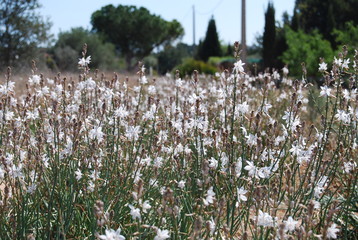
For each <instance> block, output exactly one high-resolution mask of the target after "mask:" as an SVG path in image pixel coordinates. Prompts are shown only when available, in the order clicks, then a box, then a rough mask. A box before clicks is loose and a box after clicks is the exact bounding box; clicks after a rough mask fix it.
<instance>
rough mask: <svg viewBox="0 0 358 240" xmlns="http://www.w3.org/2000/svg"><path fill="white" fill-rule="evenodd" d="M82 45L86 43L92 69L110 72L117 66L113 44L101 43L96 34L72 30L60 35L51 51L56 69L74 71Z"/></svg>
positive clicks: (81, 29) (82, 30)
mask: <svg viewBox="0 0 358 240" xmlns="http://www.w3.org/2000/svg"><path fill="white" fill-rule="evenodd" d="M84 43H87V45H88V49H89V50H88V54H89V55H91V56H92V59H93V62H92V64H91V65H92V67H93V68H101V69H102V70H110V69H114V68H117V67H118V66H119V61H118V58H117V57H116V49H115V47H114V45H113V44H111V43H107V42H103V40H102V39H101V37H100V36H99V35H98V34H96V33H91V32H89V31H88V30H85V29H83V28H73V29H71V31H68V32H63V33H60V34H59V38H58V40H57V42H56V44H55V46H54V48H53V49H52V51H53V54H54V58H55V61H56V63H57V65H58V67H59V68H60V69H62V70H67V71H74V70H76V69H77V62H78V56H81V52H82V46H83V44H84Z"/></svg>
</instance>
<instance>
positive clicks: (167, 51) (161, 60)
mask: <svg viewBox="0 0 358 240" xmlns="http://www.w3.org/2000/svg"><path fill="white" fill-rule="evenodd" d="M194 49H195V46H193V45H187V44H185V43H178V44H177V45H176V46H171V45H168V46H166V47H165V48H164V50H163V51H161V52H159V53H158V54H157V57H158V72H159V73H160V74H165V73H167V72H168V71H171V70H172V69H173V68H174V67H175V66H177V65H179V64H181V63H182V62H183V59H185V58H189V57H191V56H193V52H194Z"/></svg>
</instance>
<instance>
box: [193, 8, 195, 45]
mask: <svg viewBox="0 0 358 240" xmlns="http://www.w3.org/2000/svg"><path fill="white" fill-rule="evenodd" d="M193 46H195V6H194V5H193Z"/></svg>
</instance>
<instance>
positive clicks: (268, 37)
mask: <svg viewBox="0 0 358 240" xmlns="http://www.w3.org/2000/svg"><path fill="white" fill-rule="evenodd" d="M275 42H276V26H275V8H274V6H273V4H272V3H271V2H269V4H268V6H267V10H266V13H265V29H264V35H263V43H262V46H263V52H262V57H263V62H264V67H265V68H266V67H272V66H274V62H275Z"/></svg>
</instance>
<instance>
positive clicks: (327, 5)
mask: <svg viewBox="0 0 358 240" xmlns="http://www.w3.org/2000/svg"><path fill="white" fill-rule="evenodd" d="M357 9H358V1H357V0H329V1H322V0H296V2H295V8H294V13H293V17H292V28H293V29H294V30H295V31H296V30H298V29H301V30H303V31H304V32H305V33H310V32H312V31H314V30H318V31H319V32H320V33H321V34H322V35H323V37H324V38H325V39H327V40H329V41H330V43H331V44H332V45H333V47H336V41H335V36H334V35H333V34H332V33H333V30H334V29H343V28H345V23H346V22H349V21H352V22H353V23H354V24H355V25H357V24H358V16H357V13H356V12H357Z"/></svg>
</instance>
